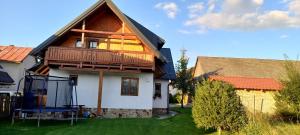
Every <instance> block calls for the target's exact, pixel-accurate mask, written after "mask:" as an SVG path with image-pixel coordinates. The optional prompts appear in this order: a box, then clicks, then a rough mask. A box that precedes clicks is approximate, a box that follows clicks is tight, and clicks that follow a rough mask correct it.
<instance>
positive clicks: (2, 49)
mask: <svg viewBox="0 0 300 135" xmlns="http://www.w3.org/2000/svg"><path fill="white" fill-rule="evenodd" d="M31 50H32V48H29V47H16V46H13V45H10V46H0V61H7V62H15V63H20V62H22V61H23V60H24V59H25V58H26V56H27V55H28V54H29V53H30V52H31Z"/></svg>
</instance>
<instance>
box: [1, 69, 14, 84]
mask: <svg viewBox="0 0 300 135" xmlns="http://www.w3.org/2000/svg"><path fill="white" fill-rule="evenodd" d="M13 83H14V80H13V79H12V78H11V77H10V76H9V74H8V73H7V72H6V71H4V69H3V67H2V66H1V65H0V84H13Z"/></svg>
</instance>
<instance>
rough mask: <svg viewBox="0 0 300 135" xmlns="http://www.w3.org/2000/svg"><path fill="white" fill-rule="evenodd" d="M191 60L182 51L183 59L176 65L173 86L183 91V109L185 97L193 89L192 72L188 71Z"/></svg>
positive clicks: (183, 50) (184, 51)
mask: <svg viewBox="0 0 300 135" xmlns="http://www.w3.org/2000/svg"><path fill="white" fill-rule="evenodd" d="M188 62H189V58H188V57H187V56H186V50H185V49H182V50H181V57H180V59H179V60H178V61H177V65H176V79H175V81H174V82H173V86H174V87H175V88H177V89H178V90H180V91H181V108H183V99H184V96H185V95H187V94H189V92H190V91H192V89H193V84H192V80H193V79H192V72H190V71H189V70H188V69H187V65H188Z"/></svg>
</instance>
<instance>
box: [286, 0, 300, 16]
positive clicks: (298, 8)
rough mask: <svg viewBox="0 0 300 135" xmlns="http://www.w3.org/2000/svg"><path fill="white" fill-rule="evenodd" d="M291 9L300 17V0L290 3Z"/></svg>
mask: <svg viewBox="0 0 300 135" xmlns="http://www.w3.org/2000/svg"><path fill="white" fill-rule="evenodd" d="M289 10H290V11H291V12H293V13H294V14H296V15H298V16H299V17H300V0H293V1H291V2H290V3H289Z"/></svg>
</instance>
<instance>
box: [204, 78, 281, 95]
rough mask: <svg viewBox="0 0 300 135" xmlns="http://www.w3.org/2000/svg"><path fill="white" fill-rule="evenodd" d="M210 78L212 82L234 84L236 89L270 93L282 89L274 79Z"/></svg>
mask: <svg viewBox="0 0 300 135" xmlns="http://www.w3.org/2000/svg"><path fill="white" fill-rule="evenodd" d="M209 78H210V79H212V80H217V81H224V82H227V83H229V84H232V85H233V86H234V87H235V88H236V89H247V90H270V91H278V90H281V89H282V85H281V83H280V82H278V81H276V80H274V79H272V78H249V77H228V76H210V77H209Z"/></svg>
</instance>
